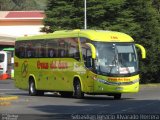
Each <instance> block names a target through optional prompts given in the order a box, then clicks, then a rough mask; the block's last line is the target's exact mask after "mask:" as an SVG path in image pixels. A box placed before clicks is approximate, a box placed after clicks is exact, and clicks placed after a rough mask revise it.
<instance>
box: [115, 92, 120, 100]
mask: <svg viewBox="0 0 160 120" xmlns="http://www.w3.org/2000/svg"><path fill="white" fill-rule="evenodd" d="M121 96H122V94H121V93H117V94H115V95H114V99H115V100H120V99H121Z"/></svg>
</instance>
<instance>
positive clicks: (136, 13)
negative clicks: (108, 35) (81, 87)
mask: <svg viewBox="0 0 160 120" xmlns="http://www.w3.org/2000/svg"><path fill="white" fill-rule="evenodd" d="M154 1H155V0H154ZM83 2H84V1H83V0H82V1H80V0H67V1H66V0H58V1H57V0H48V5H47V9H46V11H45V12H46V19H45V20H44V25H45V27H44V29H43V31H46V32H53V31H55V30H59V29H77V28H80V29H83V26H84V25H83V24H84V19H83V18H84V15H83V10H84V5H83V4H84V3H83ZM154 5H155V4H154ZM159 20H160V19H159V14H158V12H157V11H156V9H155V7H153V0H87V21H88V26H87V27H88V29H104V30H114V31H121V32H124V33H127V34H129V35H131V36H132V37H133V38H134V39H135V41H136V43H140V44H142V45H143V46H144V47H145V48H146V50H147V59H146V60H145V61H143V62H140V64H141V69H142V71H141V75H142V82H143V83H145V82H160V80H159V79H158V77H159V71H160V60H159V57H160V34H159V31H160V21H159Z"/></svg>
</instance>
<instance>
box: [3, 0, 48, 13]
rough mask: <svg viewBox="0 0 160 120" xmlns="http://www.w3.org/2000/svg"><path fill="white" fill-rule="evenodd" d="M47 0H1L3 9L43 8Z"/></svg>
mask: <svg viewBox="0 0 160 120" xmlns="http://www.w3.org/2000/svg"><path fill="white" fill-rule="evenodd" d="M46 1H47V0H38V2H37V1H36V0H0V10H1V11H13V10H14V11H15V10H43V9H45V4H46Z"/></svg>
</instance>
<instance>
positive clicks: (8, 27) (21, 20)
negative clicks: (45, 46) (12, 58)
mask: <svg viewBox="0 0 160 120" xmlns="http://www.w3.org/2000/svg"><path fill="white" fill-rule="evenodd" d="M44 17H45V15H44V12H43V11H0V50H2V49H4V48H6V47H14V42H15V39H16V37H20V36H25V35H28V36H29V35H36V34H42V33H41V32H40V29H41V27H43V18H44Z"/></svg>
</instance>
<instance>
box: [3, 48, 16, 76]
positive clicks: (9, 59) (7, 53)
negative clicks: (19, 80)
mask: <svg viewBox="0 0 160 120" xmlns="http://www.w3.org/2000/svg"><path fill="white" fill-rule="evenodd" d="M13 51H14V48H4V49H3V51H0V79H8V78H14V68H13V66H14V58H13Z"/></svg>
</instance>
